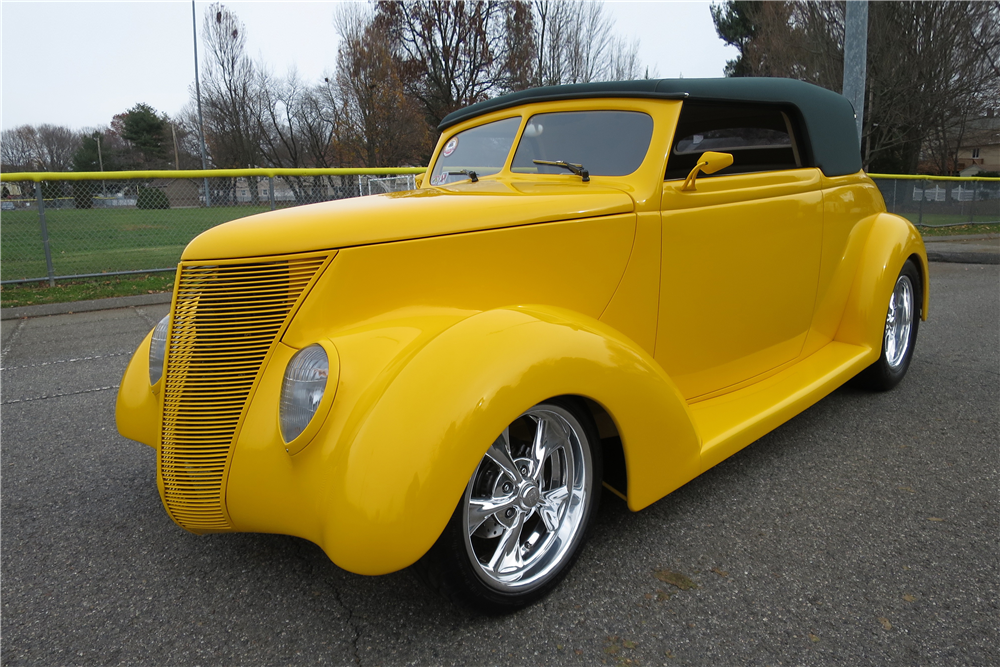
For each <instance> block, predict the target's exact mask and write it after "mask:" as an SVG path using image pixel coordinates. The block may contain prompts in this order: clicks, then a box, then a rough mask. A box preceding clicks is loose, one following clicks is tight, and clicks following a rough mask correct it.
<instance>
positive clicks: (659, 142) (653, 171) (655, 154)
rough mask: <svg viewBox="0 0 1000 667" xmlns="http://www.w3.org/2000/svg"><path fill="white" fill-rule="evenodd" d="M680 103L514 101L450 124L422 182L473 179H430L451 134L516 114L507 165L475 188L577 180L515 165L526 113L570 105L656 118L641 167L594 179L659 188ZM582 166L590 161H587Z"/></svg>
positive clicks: (565, 108)
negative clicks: (489, 184)
mask: <svg viewBox="0 0 1000 667" xmlns="http://www.w3.org/2000/svg"><path fill="white" fill-rule="evenodd" d="M681 104H682V103H681V101H680V100H666V99H663V100H661V99H644V98H635V97H595V98H586V99H574V100H560V101H553V102H532V103H528V104H525V105H523V106H517V107H511V108H507V109H503V110H500V111H495V112H493V113H489V114H483V115H482V116H477V117H475V118H471V119H469V120H467V121H464V122H462V123H460V124H457V125H454V126H452V127H449V128H448V130H446V131H445V132H444V133H443V134H442V135H441V137H440V138H439V139H438V144H437V146H436V147H435V150H434V154H433V157H432V162H431V164H432V165H433V166H432V167H430V168H429V169H428V170H427V172H426V175H425V177H424V180H423V183H422V184H421V187H428V188H442V187H444V188H448V187H451V186H453V185H460V184H466V185H469V184H470V180H471V179H469V178H466V179H464V180H458V181H453V182H452V183H449V184H448V185H443V186H442V185H432V184H431V183H430V180H431V174H432V173H433V170H434V169H435V168H436V167H437V165H438V164H439V162H440V156H441V152H442V151H443V150H444V147H445V146H446V145H447V142H448V141H449V140H450V139H451V138H452V137H454V136H456V135H458V134H459V133H461V132H464V131H466V130H468V129H471V128H474V127H479V126H482V125H486V124H488V123H491V122H494V121H498V120H504V119H507V118H515V117H516V118H520V127H519V128H518V131H517V135H516V136H515V138H514V142H513V144H512V145H511V147H510V150H509V151H508V153H507V158H506V160H505V162H504V167H503V169H502V170H501V171H499V172H497V173H495V174H492V175H489V176H483V177H482V178H480V179H479V183H477V184H474V185H472V188H473V189H475V188H476V187H477V186H478V187H479V188H482V187H483V186H481V185H479V184H481V183H483V182H484V181H487V182H490V181H492V182H498V181H499V182H506V183H509V184H510V185H513V186H515V187H516V188H517V189H522V188H523V187H525V186H526V185H527V184H528V183H531V182H535V183H567V184H572V183H579V182H580V181H581V179H580V177H579V176H577V175H575V174H572V173H571V172H569V171H566V172H564V173H561V174H560V173H555V174H535V173H515V172H512V171H511V163H512V161H513V159H514V154H515V152H516V151H517V147H518V146H519V145H520V142H521V138H522V134H523V133H524V131H525V127H526V125H527V122H528V119H529V118H531V117H532V116H535V115H537V114H542V113H558V112H568V111H637V112H641V113H644V114H646V115H648V116H650V117H651V118H652V119H653V135H652V138H651V139H650V142H649V146H648V147H647V149H646V154H645V156H644V157H643V160H642V162H641V163H640V166H639V167H638V169H636V170H635V171H633V172H632V173H630V174H628V175H625V176H593V178H592V182H593V181H600V182H607V183H608V184H609V185H613V187H616V188H625V189H626V190H627V191H635V190H636V189H638V190H641V191H645V190H646V189H647V187H646V185H645V184H646V181H647V180H648V181H649V183H650V184H652V183H653V182H654V181H655V184H656V186H657V188H659V187H660V185H661V183H662V180H663V179H662V176H663V174H662V173H661V172H662V170H663V169H664V168H665V165H666V158H667V155H666V148H665V147H666V146H668V145H669V144H670V141H671V137H672V135H673V130H674V127H675V126H676V124H677V117H678V116H679V114H680V108H681ZM584 166H585V167H586V165H584ZM516 184H524V185H516ZM650 187H651V186H650Z"/></svg>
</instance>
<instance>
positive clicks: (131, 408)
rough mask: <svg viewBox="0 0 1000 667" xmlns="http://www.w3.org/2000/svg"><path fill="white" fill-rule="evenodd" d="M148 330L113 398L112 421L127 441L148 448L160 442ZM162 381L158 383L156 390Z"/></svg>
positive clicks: (158, 414)
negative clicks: (113, 419)
mask: <svg viewBox="0 0 1000 667" xmlns="http://www.w3.org/2000/svg"><path fill="white" fill-rule="evenodd" d="M152 337H153V332H152V331H150V332H149V333H148V334H146V337H145V338H143V339H142V342H141V343H140V344H139V349H137V350H136V351H135V354H133V355H132V359H131V360H130V361H129V363H128V367H127V368H126V369H125V374H124V375H122V381H121V384H120V385H119V387H118V398H117V400H116V401H115V424H116V425H117V426H118V432H119V433H121V434H122V435H123V436H125V437H126V438H129V439H130V440H136V441H137V442H141V443H143V444H146V445H149V446H150V447H154V448H155V447H158V446H159V444H160V402H159V400H158V398H157V396H156V393H155V392H154V388H153V387H151V386H150V385H149V342H150V340H151V339H152ZM162 384H163V381H162V380H160V382H159V383H157V387H156V389H159V387H160V386H162Z"/></svg>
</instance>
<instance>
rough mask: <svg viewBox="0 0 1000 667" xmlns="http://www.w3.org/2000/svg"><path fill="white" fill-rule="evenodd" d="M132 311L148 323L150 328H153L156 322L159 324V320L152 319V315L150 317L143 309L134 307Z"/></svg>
mask: <svg viewBox="0 0 1000 667" xmlns="http://www.w3.org/2000/svg"><path fill="white" fill-rule="evenodd" d="M134 311H135V314H136V315H138V316H139V317H140V318H141V319H142V321H143V322H145V323H146V324H148V325H149V328H150V329H152V328H154V327H155V326H156V325H157V324H159V320H154V319H153V318H152V317H150V316H149V314H148V313H147V312H146V310H145V309H143V308H135V309H134Z"/></svg>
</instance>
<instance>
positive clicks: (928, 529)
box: [0, 263, 1000, 667]
mask: <svg viewBox="0 0 1000 667" xmlns="http://www.w3.org/2000/svg"><path fill="white" fill-rule="evenodd" d="M998 288H1000V266H996V265H981V264H952V263H934V264H932V265H931V309H930V320H929V321H928V322H926V323H922V324H921V326H920V331H919V337H918V342H917V348H916V356H915V358H914V361H913V364H912V366H911V367H910V370H909V374H908V375H907V377H906V379H905V380H904V381H903V382H902V384H901V385H900V386H899V387H897V388H896V389H895V390H893V391H891V392H887V393H881V394H873V393H868V392H865V391H862V390H859V389H856V388H854V387H852V386H850V385H848V386H846V387H844V388H841V389H840V390H838V391H836V392H834V393H833V394H832V395H831V396H829V397H828V398H826V399H824V400H823V401H822V402H820V403H819V404H818V405H816V406H814V407H813V408H811V409H809V410H807V411H806V412H805V413H803V414H802V415H800V416H798V417H796V418H795V419H793V420H792V421H790V422H789V423H787V424H785V425H784V426H782V427H781V428H779V429H777V430H776V431H775V432H773V433H771V434H769V435H767V436H765V437H764V438H762V439H761V440H759V441H758V442H756V443H754V444H753V445H751V446H750V447H748V448H747V449H745V450H743V451H742V452H740V453H739V454H737V455H735V456H734V457H732V458H730V459H729V460H727V461H725V462H723V463H721V464H720V465H718V466H716V467H715V468H714V469H712V470H711V471H709V472H707V473H706V474H704V475H702V476H701V477H699V478H698V479H696V480H694V481H692V482H691V483H689V484H688V485H687V486H685V487H683V488H681V489H680V490H678V491H676V492H675V493H673V494H671V495H670V496H668V497H667V498H665V499H663V500H661V501H659V502H658V503H656V504H654V505H653V506H651V507H649V508H647V509H645V510H643V511H642V512H639V513H635V514H633V513H630V512H629V511H628V510H627V508H626V507H625V506H624V504H623V503H621V502H620V501H618V500H616V499H614V498H612V497H611V496H610V495H609V494H605V499H604V504H603V505H602V507H601V509H600V511H599V514H598V516H597V520H596V527H595V530H594V531H593V534H592V536H591V540H590V542H589V544H588V546H587V548H586V549H585V550H584V552H583V554H582V556H581V558H580V560H579V561H578V562H577V564H576V567H575V568H574V570H573V571H572V572H571V573H570V575H569V576H568V577H567V578H566V580H565V581H564V582H563V583H562V584H561V585H560V586H559V588H557V589H556V590H555V592H554V593H553V594H552V595H550V596H549V597H548V598H546V599H545V600H544V601H543V602H541V603H539V604H536V605H534V606H532V607H530V608H528V609H525V610H523V611H521V612H518V613H516V614H512V615H510V616H505V617H499V618H490V617H481V616H477V615H473V614H470V613H469V612H467V611H465V610H462V609H457V608H455V607H453V606H452V605H451V604H450V603H448V602H447V601H445V600H443V599H441V598H440V597H438V596H437V595H436V594H434V593H431V592H429V591H428V590H427V589H426V588H425V587H424V586H423V585H422V584H421V583H420V581H419V579H418V578H417V577H416V576H414V575H413V573H412V572H410V571H402V572H398V573H395V574H391V575H387V576H382V577H362V576H358V575H353V574H350V573H347V572H345V571H343V570H340V569H339V568H337V567H336V566H335V565H333V564H332V563H331V562H330V561H329V560H328V559H327V558H326V556H325V555H324V554H323V552H322V551H321V550H320V549H319V548H318V547H316V546H315V545H312V544H310V543H309V542H306V541H304V540H300V539H296V538H291V537H285V536H280V535H253V534H228V535H209V536H203V537H197V536H194V535H191V534H189V533H186V532H185V531H183V530H182V529H180V528H178V527H177V526H175V525H174V524H173V523H172V522H171V521H170V520H169V519H168V518H167V516H166V514H165V513H164V511H163V508H162V506H161V504H160V500H159V496H158V494H157V490H156V458H155V454H154V451H153V450H152V449H151V448H149V447H146V446H145V445H141V444H137V443H134V442H130V441H128V440H125V439H124V438H122V437H121V436H119V435H118V434H117V432H116V430H115V425H114V404H115V393H116V385H117V384H118V382H119V380H120V377H121V374H122V372H123V370H124V368H125V366H126V364H127V362H128V359H129V355H130V354H131V352H132V350H133V349H134V348H135V346H136V345H137V344H138V342H139V341H140V340H141V338H142V337H143V336H144V335H145V334H146V333H147V332H148V331H149V330H150V328H152V326H153V325H154V324H155V322H156V321H157V320H158V319H159V318H160V317H162V316H163V315H164V314H165V313H166V312H167V308H168V306H167V305H166V304H145V305H139V306H130V307H124V308H119V309H116V310H99V311H92V312H83V313H80V312H75V313H72V314H69V313H64V314H58V315H49V316H44V317H31V318H26V319H7V320H5V321H4V322H3V324H2V326H0V334H2V366H3V371H2V375H0V379H2V388H0V403H2V405H0V410H2V424H0V426H2V430H0V468H2V496H0V510H2V554H0V576H2V602H0V605H2V606H0V611H2V622H3V632H2V654H0V662H2V664H3V665H77V664H78V665H104V664H107V665H119V664H121V665H154V664H155V665H161V664H162V665H175V664H176V665H233V664H248V665H249V664H261V665H298V664H320V665H323V664H332V665H411V664H412V665H527V664H546V665H549V664H551V665H584V664H585V665H598V664H608V665H627V664H632V665H710V666H712V667H719V666H721V665H833V664H837V665H840V664H843V665H852V666H853V665H997V664H1000V636H998V635H1000V633H998V629H997V628H998V618H1000V613H998V611H1000V609H998V598H1000V590H998V589H1000V556H998V553H1000V550H998V536H1000V525H998V524H1000V498H998V495H1000V493H998V484H997V468H998V454H1000V448H998V446H997V445H998V433H1000V289H998ZM686 580H689V582H690V584H691V586H688V585H687V582H686ZM671 581H672V582H673V583H670V582H671Z"/></svg>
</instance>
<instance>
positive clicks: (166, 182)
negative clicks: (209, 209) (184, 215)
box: [149, 178, 201, 208]
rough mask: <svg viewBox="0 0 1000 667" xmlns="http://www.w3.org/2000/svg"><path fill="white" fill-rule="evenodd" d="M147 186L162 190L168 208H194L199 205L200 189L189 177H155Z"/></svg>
mask: <svg viewBox="0 0 1000 667" xmlns="http://www.w3.org/2000/svg"><path fill="white" fill-rule="evenodd" d="M149 187H151V188H156V189H158V190H163V192H164V193H166V195H167V200H168V201H169V202H170V208H196V207H198V206H201V189H200V187H199V184H198V182H197V181H195V180H194V179H191V178H157V179H154V180H153V182H152V183H150V184H149Z"/></svg>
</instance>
